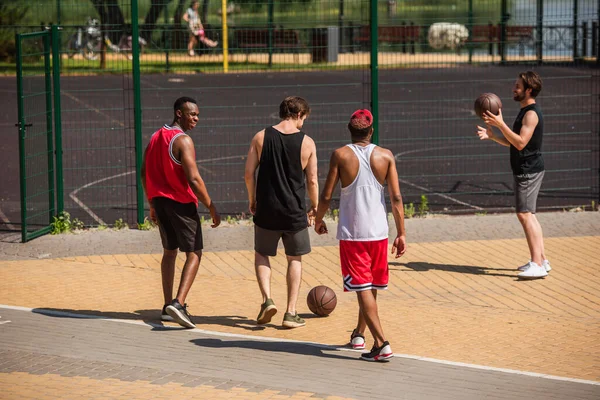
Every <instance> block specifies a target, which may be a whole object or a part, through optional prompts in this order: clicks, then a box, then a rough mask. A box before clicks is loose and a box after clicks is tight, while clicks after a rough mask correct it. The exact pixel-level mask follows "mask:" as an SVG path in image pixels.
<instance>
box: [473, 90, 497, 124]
mask: <svg viewBox="0 0 600 400" xmlns="http://www.w3.org/2000/svg"><path fill="white" fill-rule="evenodd" d="M501 108H502V100H500V97H498V96H496V95H495V94H494V93H484V94H482V95H480V96H479V97H478V98H477V100H475V114H477V116H478V117H479V118H481V117H482V116H483V114H484V113H485V112H486V111H489V112H491V113H492V114H494V115H498V112H499V111H500V109H501Z"/></svg>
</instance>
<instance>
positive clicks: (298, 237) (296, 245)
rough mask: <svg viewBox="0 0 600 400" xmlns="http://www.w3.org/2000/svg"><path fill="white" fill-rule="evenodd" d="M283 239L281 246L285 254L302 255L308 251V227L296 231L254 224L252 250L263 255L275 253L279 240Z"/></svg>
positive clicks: (273, 254)
mask: <svg viewBox="0 0 600 400" xmlns="http://www.w3.org/2000/svg"><path fill="white" fill-rule="evenodd" d="M280 239H281V240H282V241H283V248H284V249H285V254H286V255H287V256H303V255H304V254H308V253H310V250H311V249H310V237H309V236H308V228H304V229H302V230H301V231H298V232H289V231H272V230H269V229H263V228H261V227H260V226H257V225H254V251H256V252H257V253H258V254H261V255H263V256H271V257H273V256H275V255H277V245H278V244H279V240H280Z"/></svg>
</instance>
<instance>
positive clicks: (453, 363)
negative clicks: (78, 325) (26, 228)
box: [0, 304, 600, 386]
mask: <svg viewBox="0 0 600 400" xmlns="http://www.w3.org/2000/svg"><path fill="white" fill-rule="evenodd" d="M0 308H5V309H8V310H14V311H25V312H33V310H34V309H33V308H28V307H19V306H9V305H4V304H0ZM35 310H37V311H36V314H41V315H50V316H56V317H71V318H79V319H101V320H106V321H111V322H120V323H125V324H131V325H139V326H151V327H153V328H162V329H172V330H178V331H184V332H198V333H202V334H204V335H210V336H217V337H227V338H237V339H245V340H252V341H256V342H279V343H296V344H304V345H307V346H313V347H318V348H321V349H325V350H331V351H349V352H353V353H357V352H360V351H361V350H352V349H349V348H345V347H337V346H332V345H327V344H323V343H316V342H306V341H302V340H293V339H279V338H273V337H265V336H251V335H243V334H241V333H225V332H216V331H208V330H205V329H198V328H194V329H182V328H181V327H178V326H175V327H171V326H166V325H163V324H155V323H152V322H144V321H139V320H126V319H116V318H107V317H102V316H99V315H85V314H76V313H71V312H66V311H57V310H48V309H44V308H36V309H35ZM394 357H396V358H405V359H409V360H417V361H424V362H430V363H436V364H444V365H451V366H455V367H465V368H471V369H478V370H484V371H491V372H504V373H507V374H515V375H524V376H531V377H535V378H543V379H549V380H555V381H564V382H573V383H581V384H586V385H596V386H600V382H597V381H590V380H585V379H576V378H566V377H563V376H556V375H548V374H540V373H537V372H529V371H520V370H515V369H507V368H496V367H488V366H485V365H478V364H469V363H462V362H456V361H447V360H440V359H437V358H430V357H421V356H416V355H412V354H394Z"/></svg>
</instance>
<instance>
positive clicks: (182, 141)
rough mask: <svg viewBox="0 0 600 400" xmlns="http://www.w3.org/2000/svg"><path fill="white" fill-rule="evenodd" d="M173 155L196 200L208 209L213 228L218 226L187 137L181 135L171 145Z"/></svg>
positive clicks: (190, 142)
mask: <svg viewBox="0 0 600 400" xmlns="http://www.w3.org/2000/svg"><path fill="white" fill-rule="evenodd" d="M173 153H174V154H175V157H177V156H178V158H179V161H180V162H181V166H182V168H183V172H184V173H185V176H186V178H187V181H188V183H189V185H190V187H191V188H192V190H193V191H194V193H195V194H196V196H197V197H198V200H199V201H200V202H201V203H202V204H204V206H205V207H206V208H208V210H209V212H210V215H211V217H212V219H213V227H216V226H218V225H219V224H220V223H221V217H220V216H219V213H218V212H217V208H216V207H215V205H214V203H213V202H212V200H211V198H210V196H209V195H208V191H207V190H206V185H205V184H204V180H203V179H202V177H201V176H200V172H199V171H198V166H197V165H196V152H195V150H194V142H193V140H192V138H191V137H189V136H187V135H181V136H180V137H178V138H177V139H176V140H175V143H174V144H173Z"/></svg>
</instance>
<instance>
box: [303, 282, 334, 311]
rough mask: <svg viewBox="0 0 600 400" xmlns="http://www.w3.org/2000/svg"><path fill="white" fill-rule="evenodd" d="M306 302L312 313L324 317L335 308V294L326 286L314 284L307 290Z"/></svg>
mask: <svg viewBox="0 0 600 400" xmlns="http://www.w3.org/2000/svg"><path fill="white" fill-rule="evenodd" d="M306 304H308V308H309V309H310V311H312V312H313V314H316V315H318V316H320V317H325V316H327V315H329V314H331V312H332V311H333V310H334V309H335V306H336V305H337V296H336V295H335V292H334V291H333V290H332V289H331V288H328V287H327V286H324V285H320V286H315V287H314V288H312V289H311V290H310V292H308V297H307V298H306Z"/></svg>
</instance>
